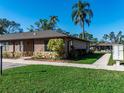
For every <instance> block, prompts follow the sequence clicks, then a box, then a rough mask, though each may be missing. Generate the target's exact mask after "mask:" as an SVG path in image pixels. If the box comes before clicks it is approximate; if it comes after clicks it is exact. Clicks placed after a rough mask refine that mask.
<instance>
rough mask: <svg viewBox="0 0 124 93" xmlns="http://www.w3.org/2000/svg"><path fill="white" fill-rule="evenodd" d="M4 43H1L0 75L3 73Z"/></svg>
mask: <svg viewBox="0 0 124 93" xmlns="http://www.w3.org/2000/svg"><path fill="white" fill-rule="evenodd" d="M2 49H3V48H2V45H0V75H2V70H3V69H2V66H3V62H2V59H3V53H2Z"/></svg>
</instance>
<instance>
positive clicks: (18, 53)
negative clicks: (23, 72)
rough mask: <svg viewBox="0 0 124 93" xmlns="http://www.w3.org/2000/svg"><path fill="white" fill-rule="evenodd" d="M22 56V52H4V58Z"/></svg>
mask: <svg viewBox="0 0 124 93" xmlns="http://www.w3.org/2000/svg"><path fill="white" fill-rule="evenodd" d="M21 56H22V53H21V52H14V53H13V52H6V51H5V52H3V58H20V57H21Z"/></svg>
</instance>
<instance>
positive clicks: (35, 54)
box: [32, 52, 43, 59]
mask: <svg viewBox="0 0 124 93" xmlns="http://www.w3.org/2000/svg"><path fill="white" fill-rule="evenodd" d="M32 58H33V59H42V58H43V57H42V53H41V52H37V53H33V57H32Z"/></svg>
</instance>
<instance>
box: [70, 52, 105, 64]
mask: <svg viewBox="0 0 124 93" xmlns="http://www.w3.org/2000/svg"><path fill="white" fill-rule="evenodd" d="M101 56H103V53H93V54H87V55H85V56H83V57H82V58H80V59H75V60H74V61H71V62H73V63H80V64H93V63H94V62H95V61H96V60H98V59H99V58H100V57H101Z"/></svg>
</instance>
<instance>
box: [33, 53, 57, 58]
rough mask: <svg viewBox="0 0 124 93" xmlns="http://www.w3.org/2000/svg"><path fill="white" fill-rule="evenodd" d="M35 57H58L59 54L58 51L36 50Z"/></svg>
mask: <svg viewBox="0 0 124 93" xmlns="http://www.w3.org/2000/svg"><path fill="white" fill-rule="evenodd" d="M32 58H33V59H58V58H59V55H58V53H57V52H35V53H34V54H33V57H32Z"/></svg>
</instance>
